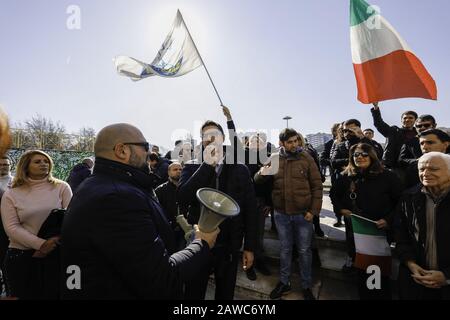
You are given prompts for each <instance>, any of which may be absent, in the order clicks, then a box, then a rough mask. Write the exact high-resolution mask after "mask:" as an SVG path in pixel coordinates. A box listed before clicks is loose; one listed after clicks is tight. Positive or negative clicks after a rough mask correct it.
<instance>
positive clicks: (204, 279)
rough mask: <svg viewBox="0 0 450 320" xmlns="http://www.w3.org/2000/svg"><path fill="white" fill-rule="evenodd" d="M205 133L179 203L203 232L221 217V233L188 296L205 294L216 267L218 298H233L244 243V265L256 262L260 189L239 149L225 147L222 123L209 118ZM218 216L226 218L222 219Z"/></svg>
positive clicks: (182, 183) (183, 176) (194, 297)
mask: <svg viewBox="0 0 450 320" xmlns="http://www.w3.org/2000/svg"><path fill="white" fill-rule="evenodd" d="M201 137H202V146H201V152H199V154H198V155H197V156H196V159H195V160H193V161H190V162H188V163H187V164H186V166H185V167H184V168H183V171H182V174H181V179H180V184H179V186H178V202H179V203H180V204H181V205H185V206H189V214H188V217H187V218H188V222H189V223H190V224H197V223H198V225H199V228H200V231H202V228H204V229H205V231H206V232H208V231H210V230H209V229H211V228H212V227H215V224H217V223H218V222H220V224H219V229H220V233H219V236H218V237H217V241H216V245H215V247H214V249H212V250H211V252H212V258H211V261H210V266H209V268H207V269H204V270H199V272H198V274H199V276H198V278H197V279H195V280H194V281H191V282H188V283H186V285H185V298H186V299H190V300H197V299H204V298H205V293H206V288H207V285H208V279H209V275H210V273H212V272H214V279H215V285H216V292H215V299H216V300H232V299H233V297H234V288H235V285H236V276H237V268H238V262H239V252H240V248H241V246H242V243H243V242H244V251H243V255H242V265H243V268H244V270H245V269H248V268H250V267H251V266H252V265H253V252H254V248H255V244H256V223H255V221H256V197H255V191H254V188H253V185H252V180H251V178H250V174H249V171H248V169H247V167H246V166H245V165H244V164H239V163H234V162H233V160H234V155H233V152H230V153H229V152H226V150H225V152H224V149H225V148H224V146H223V142H224V139H225V134H224V131H223V129H222V127H221V126H220V124H218V123H216V122H214V121H206V122H205V123H204V124H203V125H202V127H201ZM214 189H215V190H217V191H215V190H214ZM218 216H219V217H220V219H221V220H217V219H216V218H217V217H218ZM224 217H226V218H225V219H224V220H223V218H224ZM222 220H223V221H222ZM221 221H222V222H221Z"/></svg>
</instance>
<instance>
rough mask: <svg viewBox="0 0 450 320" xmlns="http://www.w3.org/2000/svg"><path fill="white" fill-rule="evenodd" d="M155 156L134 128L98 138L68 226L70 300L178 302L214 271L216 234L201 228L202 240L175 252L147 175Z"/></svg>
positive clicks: (66, 290) (65, 251) (111, 129)
mask: <svg viewBox="0 0 450 320" xmlns="http://www.w3.org/2000/svg"><path fill="white" fill-rule="evenodd" d="M148 149H149V144H148V143H147V142H146V141H145V138H144V136H143V135H142V133H141V132H140V131H139V130H138V129H137V128H135V127H133V126H131V125H128V124H115V125H111V126H108V127H106V128H104V129H102V130H101V131H100V132H99V134H98V136H97V140H96V143H95V156H96V164H95V168H94V173H93V175H92V176H90V177H89V178H87V179H86V180H85V182H84V183H83V184H82V185H81V186H80V187H79V189H78V192H77V193H76V195H75V196H74V197H73V198H72V201H71V203H70V205H69V207H68V209H67V215H66V217H65V219H64V223H63V228H62V238H61V242H62V246H61V256H62V266H63V279H62V286H63V288H62V297H63V298H64V299H178V298H181V297H182V286H183V283H184V281H188V280H190V279H192V278H193V277H194V275H196V274H197V272H198V270H199V269H200V268H202V266H204V265H206V264H207V262H208V259H209V252H210V247H213V246H214V243H215V239H216V237H217V231H215V232H212V233H210V234H206V233H202V232H199V231H198V228H197V229H196V230H197V231H196V240H194V241H193V242H192V243H191V244H190V245H189V246H188V247H187V248H186V249H184V250H182V251H179V252H175V240H174V235H173V231H172V229H171V227H170V225H169V223H168V221H167V219H166V217H165V216H164V213H163V211H162V209H161V207H160V206H159V204H158V202H157V200H156V198H155V196H154V192H153V189H152V184H153V179H152V178H151V176H150V175H149V174H148V172H149V170H148V166H147V163H146V156H147V153H148ZM76 270H78V274H77V271H76ZM77 277H78V278H77Z"/></svg>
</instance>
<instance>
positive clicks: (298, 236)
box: [274, 211, 313, 289]
mask: <svg viewBox="0 0 450 320" xmlns="http://www.w3.org/2000/svg"><path fill="white" fill-rule="evenodd" d="M274 215H275V225H276V226H277V231H278V238H279V239H280V245H281V250H280V264H281V265H280V281H281V282H282V283H284V284H288V283H289V277H290V276H291V264H292V247H293V245H294V240H295V244H296V246H297V249H298V255H299V267H300V277H301V285H302V288H303V289H308V288H311V285H312V276H311V273H312V267H311V265H312V252H311V242H312V235H313V225H312V222H308V221H306V220H305V217H304V216H303V215H302V214H299V215H287V214H284V213H280V212H277V211H275V212H274Z"/></svg>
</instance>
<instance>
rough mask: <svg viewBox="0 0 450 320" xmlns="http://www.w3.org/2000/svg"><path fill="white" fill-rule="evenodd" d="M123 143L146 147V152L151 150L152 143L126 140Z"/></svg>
mask: <svg viewBox="0 0 450 320" xmlns="http://www.w3.org/2000/svg"><path fill="white" fill-rule="evenodd" d="M123 144H124V145H132V146H140V147H144V149H145V152H148V150H150V144H149V143H148V142H124V143H123Z"/></svg>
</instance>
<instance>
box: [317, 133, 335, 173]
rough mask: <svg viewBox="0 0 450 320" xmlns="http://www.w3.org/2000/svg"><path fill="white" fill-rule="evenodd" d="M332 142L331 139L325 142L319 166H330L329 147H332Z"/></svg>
mask: <svg viewBox="0 0 450 320" xmlns="http://www.w3.org/2000/svg"><path fill="white" fill-rule="evenodd" d="M333 143H334V140H333V139H331V140H330V141H328V142H326V143H325V145H324V149H323V151H322V152H321V153H320V157H319V160H320V164H321V165H322V166H323V167H325V166H331V147H332V146H333Z"/></svg>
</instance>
